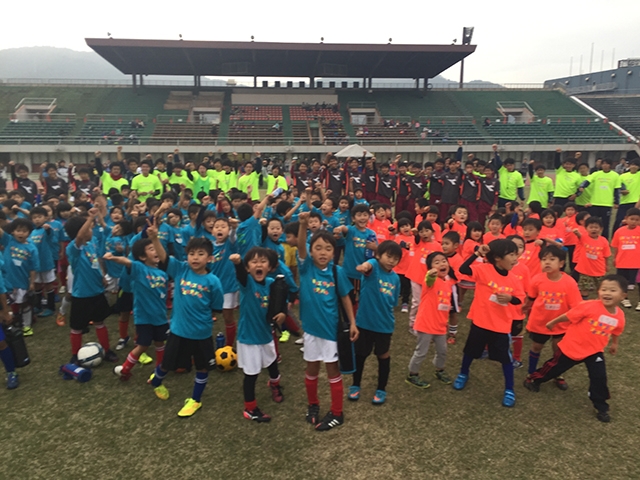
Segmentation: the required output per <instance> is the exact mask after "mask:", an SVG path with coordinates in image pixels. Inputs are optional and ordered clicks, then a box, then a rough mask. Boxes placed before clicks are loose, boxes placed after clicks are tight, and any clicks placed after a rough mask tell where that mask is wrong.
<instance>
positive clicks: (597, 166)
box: [589, 158, 602, 173]
mask: <svg viewBox="0 0 640 480" xmlns="http://www.w3.org/2000/svg"><path fill="white" fill-rule="evenodd" d="M599 170H602V159H601V158H598V159H597V160H596V164H595V166H593V167H591V170H589V173H595V172H597V171H599Z"/></svg>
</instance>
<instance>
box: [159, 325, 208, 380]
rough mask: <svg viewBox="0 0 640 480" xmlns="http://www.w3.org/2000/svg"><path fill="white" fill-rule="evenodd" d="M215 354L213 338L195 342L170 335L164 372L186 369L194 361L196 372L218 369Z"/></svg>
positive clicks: (163, 366)
mask: <svg viewBox="0 0 640 480" xmlns="http://www.w3.org/2000/svg"><path fill="white" fill-rule="evenodd" d="M214 352H215V350H214V349H213V337H209V338H205V339H204V340H194V339H191V338H184V337H179V336H178V335H176V334H174V333H170V334H169V339H168V340H167V345H166V347H165V349H164V358H163V359H162V370H165V371H174V370H176V369H178V368H186V367H188V366H189V365H191V363H192V361H193V365H194V366H195V367H196V370H213V369H214V368H215V367H216V357H215V353H214Z"/></svg>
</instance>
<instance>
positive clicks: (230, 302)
mask: <svg viewBox="0 0 640 480" xmlns="http://www.w3.org/2000/svg"><path fill="white" fill-rule="evenodd" d="M239 298H240V292H232V293H225V294H224V303H223V304H222V309H223V310H231V309H234V308H237V307H238V305H239V304H240V300H239ZM250 375H254V374H253V373H251V374H250Z"/></svg>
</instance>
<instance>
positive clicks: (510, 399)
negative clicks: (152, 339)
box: [502, 390, 516, 408]
mask: <svg viewBox="0 0 640 480" xmlns="http://www.w3.org/2000/svg"><path fill="white" fill-rule="evenodd" d="M502 406H503V407H508V408H511V407H515V406H516V393H515V392H514V391H513V390H505V391H504V397H502Z"/></svg>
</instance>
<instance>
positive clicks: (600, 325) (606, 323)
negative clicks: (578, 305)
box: [588, 315, 618, 337]
mask: <svg viewBox="0 0 640 480" xmlns="http://www.w3.org/2000/svg"><path fill="white" fill-rule="evenodd" d="M588 322H589V325H590V326H591V328H590V329H589V331H590V332H591V333H593V334H594V335H602V336H606V337H608V336H610V335H611V332H613V330H614V329H615V328H616V327H617V326H618V319H617V318H615V317H609V316H608V315H600V316H599V317H598V319H597V320H596V319H594V318H590V319H589V320H588Z"/></svg>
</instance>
